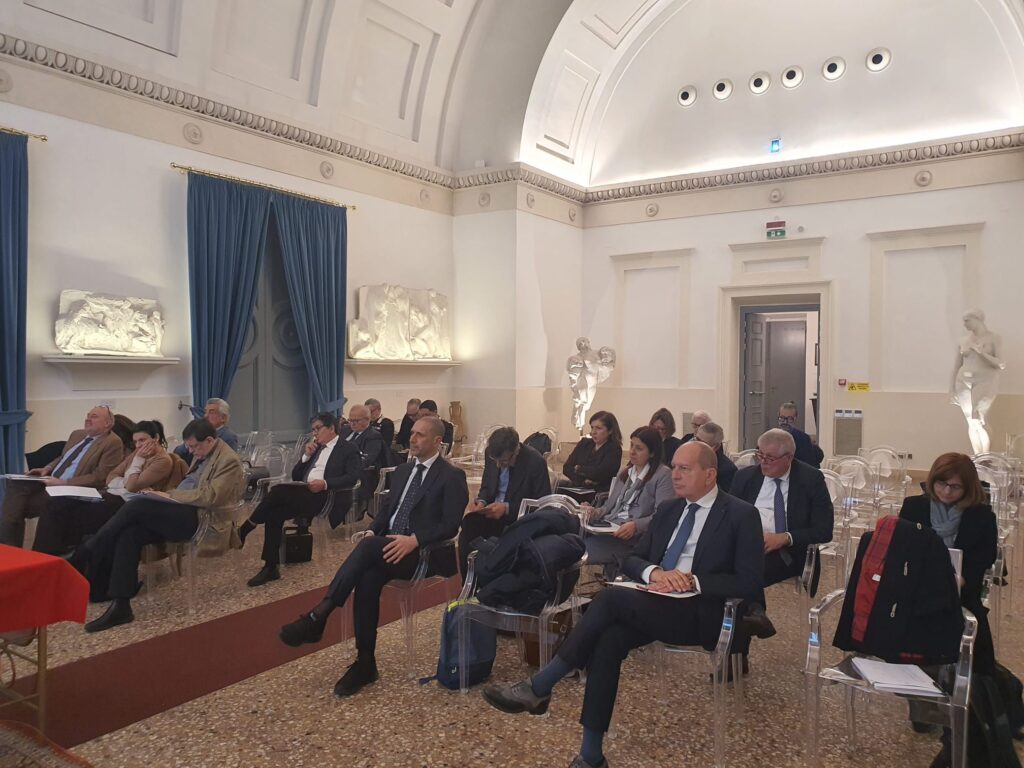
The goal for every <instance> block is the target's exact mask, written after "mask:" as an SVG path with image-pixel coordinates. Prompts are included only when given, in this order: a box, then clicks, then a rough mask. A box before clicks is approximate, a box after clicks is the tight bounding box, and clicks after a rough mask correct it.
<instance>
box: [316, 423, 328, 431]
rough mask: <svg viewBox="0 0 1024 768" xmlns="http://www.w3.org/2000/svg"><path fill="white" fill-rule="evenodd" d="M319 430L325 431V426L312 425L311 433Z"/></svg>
mask: <svg viewBox="0 0 1024 768" xmlns="http://www.w3.org/2000/svg"><path fill="white" fill-rule="evenodd" d="M321 429H327V425H326V424H314V425H313V432H319V431H320V430H321Z"/></svg>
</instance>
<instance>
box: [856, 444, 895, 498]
mask: <svg viewBox="0 0 1024 768" xmlns="http://www.w3.org/2000/svg"><path fill="white" fill-rule="evenodd" d="M857 455H858V456H860V458H862V459H864V461H866V462H867V463H868V464H869V465H870V466H872V467H874V468H875V469H876V476H877V479H878V483H879V486H880V487H881V488H882V489H883V490H895V489H897V488H898V487H899V486H900V484H901V483H902V482H903V477H904V475H905V474H906V466H905V463H904V461H903V458H902V457H901V456H900V455H899V453H898V452H897V451H896V450H895V449H894V448H891V447H889V446H888V445H876V446H875V447H874V448H861V449H860V450H859V451H857Z"/></svg>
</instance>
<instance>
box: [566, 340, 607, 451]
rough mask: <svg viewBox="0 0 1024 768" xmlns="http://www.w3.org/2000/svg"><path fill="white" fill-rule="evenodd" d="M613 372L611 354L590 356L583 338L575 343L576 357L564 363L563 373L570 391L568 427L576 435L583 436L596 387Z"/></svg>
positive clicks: (604, 348)
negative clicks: (570, 401)
mask: <svg viewBox="0 0 1024 768" xmlns="http://www.w3.org/2000/svg"><path fill="white" fill-rule="evenodd" d="M614 369H615V350H613V349H612V348H611V347H601V349H600V350H598V351H597V352H594V350H593V349H592V348H591V346H590V339H588V338H587V337H586V336H580V337H579V338H578V339H576V354H575V355H573V356H572V357H570V358H569V359H568V360H566V361H565V370H566V371H568V372H569V388H570V389H571V390H572V423H573V426H574V427H576V429H578V430H579V431H580V434H583V427H584V425H586V423H587V411H589V410H590V406H591V405H593V404H594V395H596V394H597V385H598V384H600V383H601V382H603V381H604V380H605V379H607V378H608V377H609V376H610V375H611V372H612V371H613V370H614Z"/></svg>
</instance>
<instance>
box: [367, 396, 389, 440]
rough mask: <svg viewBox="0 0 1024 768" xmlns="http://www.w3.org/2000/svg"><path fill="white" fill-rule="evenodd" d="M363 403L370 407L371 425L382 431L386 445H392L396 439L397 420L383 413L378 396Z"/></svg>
mask: <svg viewBox="0 0 1024 768" xmlns="http://www.w3.org/2000/svg"><path fill="white" fill-rule="evenodd" d="M363 405H365V406H366V407H367V408H369V409H370V426H371V427H373V428H374V429H376V430H377V431H378V432H380V436H381V437H383V438H384V445H386V446H389V447H390V446H391V444H392V443H393V442H394V441H395V422H393V421H392V420H391V419H389V418H387V417H386V416H383V415H382V414H381V410H380V400H378V399H377V398H375V397H371V398H370V399H368V400H367V401H366V402H365V403H363Z"/></svg>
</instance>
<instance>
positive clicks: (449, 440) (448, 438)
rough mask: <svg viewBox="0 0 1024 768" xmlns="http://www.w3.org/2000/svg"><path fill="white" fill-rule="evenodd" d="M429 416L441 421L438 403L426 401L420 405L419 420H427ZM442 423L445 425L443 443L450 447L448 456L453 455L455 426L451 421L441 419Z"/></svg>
mask: <svg viewBox="0 0 1024 768" xmlns="http://www.w3.org/2000/svg"><path fill="white" fill-rule="evenodd" d="M428 416H435V417H437V418H439V419H441V416H440V415H439V414H438V412H437V403H435V402H434V401H433V400H424V401H423V402H422V403H420V410H419V416H418V418H421V419H423V418H426V417H428ZM441 423H442V424H444V439H443V440H442V441H441V442H442V443H444V444H445V445H447V446H448V454H449V455H451V452H452V447H453V446H454V444H455V426H454V425H453V424H452V423H451V422H450V421H445V420H444V419H441Z"/></svg>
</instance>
